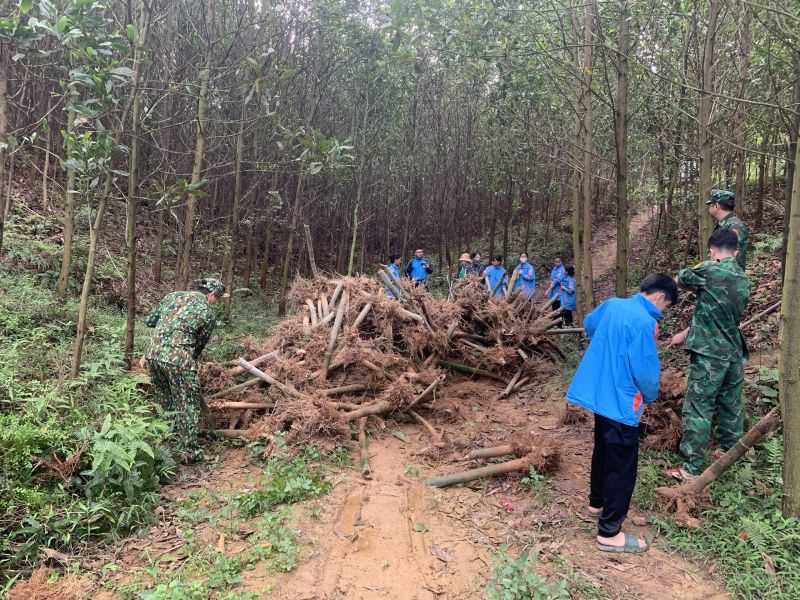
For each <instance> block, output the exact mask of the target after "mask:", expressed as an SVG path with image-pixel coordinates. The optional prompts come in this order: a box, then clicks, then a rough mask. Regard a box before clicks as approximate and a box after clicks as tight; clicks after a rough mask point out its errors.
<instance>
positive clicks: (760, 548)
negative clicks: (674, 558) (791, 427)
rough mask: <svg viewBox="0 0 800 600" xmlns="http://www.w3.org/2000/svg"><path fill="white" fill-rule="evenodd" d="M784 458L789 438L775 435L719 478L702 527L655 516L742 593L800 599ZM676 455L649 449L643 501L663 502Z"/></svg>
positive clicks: (639, 499)
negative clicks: (659, 496)
mask: <svg viewBox="0 0 800 600" xmlns="http://www.w3.org/2000/svg"><path fill="white" fill-rule="evenodd" d="M782 456H783V448H782V439H781V437H780V436H774V437H772V438H770V439H768V440H766V441H765V442H764V443H763V444H761V445H760V446H757V447H756V448H755V450H754V451H753V452H751V453H750V454H749V455H748V456H747V457H746V458H745V459H744V460H742V461H740V462H739V463H738V464H737V465H736V466H734V467H732V468H731V469H730V470H729V471H728V472H726V473H725V474H724V475H723V476H722V477H721V478H720V480H719V481H717V482H715V483H714V484H712V485H711V486H710V487H709V488H708V489H709V492H710V495H711V502H712V508H711V509H710V510H707V511H705V512H704V513H703V514H702V515H701V522H702V527H700V528H698V529H683V528H680V527H677V526H676V525H675V524H674V522H672V521H671V520H670V519H669V518H668V517H667V516H665V515H664V514H663V513H655V514H654V516H652V517H651V518H650V521H651V522H652V523H653V524H655V525H657V526H658V527H659V529H660V530H661V532H662V533H663V535H664V537H663V538H662V539H663V540H664V543H666V545H667V546H668V547H669V548H671V549H675V550H680V551H681V552H683V553H685V554H686V555H687V556H689V557H690V558H691V559H692V560H694V561H696V562H698V563H700V564H704V565H707V566H709V568H710V569H711V570H713V571H717V572H718V573H720V574H721V575H722V576H723V577H724V579H725V584H726V587H727V589H728V591H729V592H730V593H731V594H732V595H733V596H735V597H737V598H753V599H776V600H777V599H784V598H785V599H790V598H792V599H793V598H800V561H798V559H797V557H798V556H800V521H798V520H797V519H792V518H789V519H787V518H784V517H783V516H782V515H781V510H780V505H781V494H782V487H783V486H782V477H781V469H782V463H783V457H782ZM669 460H670V457H669V456H668V455H666V454H653V453H645V454H644V455H643V460H642V461H641V464H640V470H639V480H638V483H637V490H636V492H635V493H634V504H635V505H636V506H638V507H640V508H642V509H647V510H650V509H654V508H655V507H656V501H655V499H654V497H653V489H654V488H655V487H658V486H660V485H671V484H670V483H669V482H668V481H667V480H666V479H665V478H664V476H663V475H662V469H663V466H664V465H665V464H666V463H667V462H668V461H669ZM671 460H672V461H673V462H674V461H675V458H674V457H672V458H671Z"/></svg>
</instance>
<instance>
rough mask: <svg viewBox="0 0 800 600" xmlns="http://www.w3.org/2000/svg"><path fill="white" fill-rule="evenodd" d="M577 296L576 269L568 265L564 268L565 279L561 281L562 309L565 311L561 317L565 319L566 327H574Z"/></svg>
mask: <svg viewBox="0 0 800 600" xmlns="http://www.w3.org/2000/svg"><path fill="white" fill-rule="evenodd" d="M576 295H577V294H575V267H573V266H572V265H568V266H566V267H564V278H563V279H562V280H561V297H560V298H559V302H561V308H563V309H564V311H563V312H562V313H561V316H563V317H564V325H566V326H567V327H572V324H573V318H572V315H573V311H574V310H575V309H576V308H577V304H576V298H575V297H576Z"/></svg>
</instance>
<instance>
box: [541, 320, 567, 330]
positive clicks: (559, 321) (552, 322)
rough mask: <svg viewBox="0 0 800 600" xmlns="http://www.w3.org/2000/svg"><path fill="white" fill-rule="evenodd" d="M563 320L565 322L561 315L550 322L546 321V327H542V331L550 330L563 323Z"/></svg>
mask: <svg viewBox="0 0 800 600" xmlns="http://www.w3.org/2000/svg"><path fill="white" fill-rule="evenodd" d="M563 322H564V319H563V318H561V317H559V318H558V319H556V320H555V321H551V322H550V323H546V324H545V325H544V327H542V331H541V333H546V332H548V331H550V330H551V329H552V328H553V327H555V326H556V325H561V324H562V323H563Z"/></svg>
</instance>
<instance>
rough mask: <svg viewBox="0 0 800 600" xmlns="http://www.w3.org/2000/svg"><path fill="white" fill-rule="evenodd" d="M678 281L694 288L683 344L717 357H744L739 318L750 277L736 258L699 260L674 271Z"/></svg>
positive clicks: (747, 294) (748, 295)
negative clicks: (690, 313)
mask: <svg viewBox="0 0 800 600" xmlns="http://www.w3.org/2000/svg"><path fill="white" fill-rule="evenodd" d="M678 283H679V284H680V285H682V286H684V287H692V288H695V289H696V290H697V302H696V304H695V307H694V315H693V316H692V324H691V326H690V328H689V335H688V337H687V338H686V344H685V348H686V349H687V350H689V351H691V352H696V353H697V354H702V355H703V356H709V357H711V358H716V359H718V360H726V361H735V360H741V359H742V358H747V345H746V344H745V341H744V336H742V333H741V331H739V321H740V320H741V318H742V313H744V307H745V306H746V305H747V300H748V299H749V298H750V280H749V279H748V278H747V275H745V273H744V271H742V269H741V268H740V267H739V265H737V264H736V261H735V260H734V259H733V258H732V257H731V258H723V259H722V260H719V261H716V260H707V261H705V262H701V263H699V264H696V265H695V266H694V267H692V268H686V269H683V270H682V271H681V272H680V273H678Z"/></svg>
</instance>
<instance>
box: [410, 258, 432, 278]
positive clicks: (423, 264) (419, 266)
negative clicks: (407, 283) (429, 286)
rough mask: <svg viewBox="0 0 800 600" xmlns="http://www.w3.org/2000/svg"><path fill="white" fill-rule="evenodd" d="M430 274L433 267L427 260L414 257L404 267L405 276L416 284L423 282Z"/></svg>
mask: <svg viewBox="0 0 800 600" xmlns="http://www.w3.org/2000/svg"><path fill="white" fill-rule="evenodd" d="M431 273H433V267H432V266H431V263H430V261H429V260H428V259H427V258H417V257H416V256H415V257H414V258H412V259H411V260H410V261H408V264H407V265H406V275H407V276H408V277H410V278H411V279H413V280H414V281H416V282H420V281H425V280H426V279H427V278H428V275H430V274H431Z"/></svg>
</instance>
